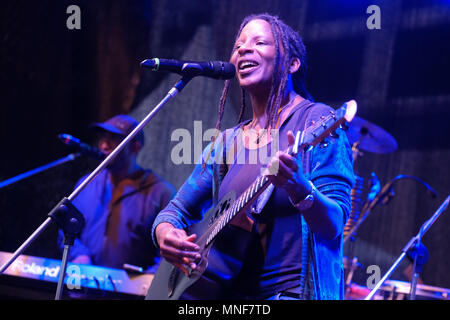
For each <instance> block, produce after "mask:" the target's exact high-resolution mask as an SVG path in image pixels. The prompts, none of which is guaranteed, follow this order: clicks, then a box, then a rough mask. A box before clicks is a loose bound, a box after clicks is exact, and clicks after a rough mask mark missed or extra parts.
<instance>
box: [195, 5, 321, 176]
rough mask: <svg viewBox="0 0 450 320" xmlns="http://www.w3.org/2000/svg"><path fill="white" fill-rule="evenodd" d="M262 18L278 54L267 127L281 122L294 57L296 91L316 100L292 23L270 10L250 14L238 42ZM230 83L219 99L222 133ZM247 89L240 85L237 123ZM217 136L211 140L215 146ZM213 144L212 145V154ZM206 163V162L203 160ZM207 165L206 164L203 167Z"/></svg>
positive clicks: (218, 128) (238, 34)
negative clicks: (297, 64)
mask: <svg viewBox="0 0 450 320" xmlns="http://www.w3.org/2000/svg"><path fill="white" fill-rule="evenodd" d="M256 19H261V20H265V21H267V22H268V23H269V24H270V27H271V29H272V34H273V37H274V40H275V48H276V57H275V67H274V71H273V72H274V74H273V77H272V85H271V89H270V93H269V99H268V101H267V107H266V113H267V115H268V121H267V124H266V129H268V127H269V126H271V127H272V128H274V127H275V125H276V122H277V121H278V117H279V113H278V110H279V109H280V107H281V103H282V100H283V95H284V92H285V90H286V84H287V81H288V77H289V66H290V63H291V60H292V58H299V59H300V63H301V64H300V68H299V69H298V70H297V71H296V72H295V73H293V74H292V82H293V86H294V91H295V92H296V93H298V94H299V95H301V96H302V97H303V98H305V99H308V100H311V101H313V98H312V97H311V95H310V94H309V93H308V91H307V90H306V87H305V75H306V48H305V45H304V44H303V40H302V38H301V36H300V35H299V34H298V33H297V32H296V31H294V30H293V29H292V28H291V27H290V26H288V25H287V24H285V23H284V22H283V21H282V20H281V19H279V18H278V17H277V16H272V15H270V14H268V13H263V14H254V15H249V16H247V17H245V18H244V20H243V21H242V23H241V25H240V27H239V31H238V33H237V35H236V39H235V41H237V39H238V38H239V36H240V34H241V32H242V29H243V28H244V27H245V26H246V25H247V24H248V23H249V22H250V21H252V20H256ZM280 45H282V46H283V49H284V55H282V54H281V48H280ZM235 50H236V49H235V48H233V50H232V52H231V55H233V53H234V51H235ZM230 85H231V80H226V81H225V85H224V88H223V90H222V95H221V97H220V100H219V112H218V119H217V123H216V131H217V132H220V126H221V122H222V118H223V113H224V109H225V102H226V99H227V96H228V92H229V88H230ZM245 107H246V104H245V90H244V89H243V88H241V108H240V112H239V117H238V123H240V122H241V121H242V117H243V115H244V111H245ZM216 138H217V136H216V137H215V138H213V139H212V142H213V146H214V142H215V139H216ZM212 149H213V147H211V150H210V154H209V155H208V159H209V156H210V155H211V151H212ZM204 165H205V163H204ZM203 168H204V167H203Z"/></svg>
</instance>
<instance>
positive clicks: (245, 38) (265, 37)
mask: <svg viewBox="0 0 450 320" xmlns="http://www.w3.org/2000/svg"><path fill="white" fill-rule="evenodd" d="M275 58H276V47H275V39H274V37H273V34H272V29H271V27H270V24H269V23H268V22H267V21H265V20H261V19H255V20H251V21H250V22H248V23H247V24H246V25H245V27H244V28H243V29H242V32H241V34H240V35H239V38H238V39H237V41H236V43H235V46H234V51H233V54H232V56H231V63H233V64H234V66H235V67H236V71H237V72H236V75H237V78H238V80H239V84H240V86H241V87H243V88H244V89H246V90H247V91H249V92H250V93H252V92H253V93H258V92H259V91H261V90H270V87H271V83H272V77H273V70H274V66H275Z"/></svg>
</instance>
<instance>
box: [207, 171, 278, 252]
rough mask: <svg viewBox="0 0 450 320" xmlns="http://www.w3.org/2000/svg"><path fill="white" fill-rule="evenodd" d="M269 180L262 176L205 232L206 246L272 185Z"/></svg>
mask: <svg viewBox="0 0 450 320" xmlns="http://www.w3.org/2000/svg"><path fill="white" fill-rule="evenodd" d="M270 184H271V183H270V182H269V178H267V176H265V175H260V176H259V177H258V178H257V179H256V180H255V181H254V182H253V183H252V184H251V185H250V186H249V187H248V188H247V189H246V190H245V192H244V193H242V194H241V196H240V197H239V198H237V199H236V201H234V203H233V205H232V206H231V207H230V208H229V209H228V210H226V211H225V212H224V214H223V215H221V216H220V217H219V218H218V219H217V220H216V221H214V223H213V224H212V225H211V227H209V228H208V231H207V232H205V234H204V236H205V237H206V246H208V245H209V244H210V243H211V242H212V241H213V240H214V239H215V237H216V236H217V234H218V233H219V232H220V231H221V230H222V229H223V228H224V227H225V226H226V225H227V224H228V223H229V222H230V221H231V220H232V219H233V218H234V217H235V216H236V215H237V214H238V213H239V212H241V211H243V210H244V209H245V210H246V209H247V208H248V206H249V205H251V204H252V203H253V201H254V200H255V199H256V198H257V197H258V196H259V195H260V194H261V193H262V192H263V191H264V190H266V188H267V187H268V186H269V185H270Z"/></svg>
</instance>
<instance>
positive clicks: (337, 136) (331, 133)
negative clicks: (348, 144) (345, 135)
mask: <svg viewBox="0 0 450 320" xmlns="http://www.w3.org/2000/svg"><path fill="white" fill-rule="evenodd" d="M330 137H332V138H339V134H337V133H336V131H331V132H330Z"/></svg>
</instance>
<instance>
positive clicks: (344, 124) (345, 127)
mask: <svg viewBox="0 0 450 320" xmlns="http://www.w3.org/2000/svg"><path fill="white" fill-rule="evenodd" d="M340 127H341V129H342V130H344V131H347V130H348V127H349V126H348V122H347V121H345V122H344V123H342V124H341V125H340Z"/></svg>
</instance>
